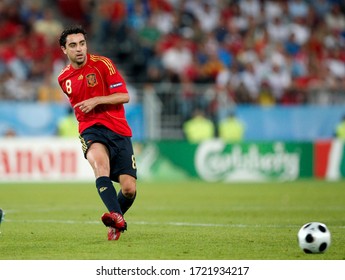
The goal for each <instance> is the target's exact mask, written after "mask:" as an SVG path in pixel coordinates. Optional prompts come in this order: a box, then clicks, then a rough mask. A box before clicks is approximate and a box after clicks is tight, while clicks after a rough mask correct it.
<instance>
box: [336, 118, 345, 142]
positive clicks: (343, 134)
mask: <svg viewBox="0 0 345 280" xmlns="http://www.w3.org/2000/svg"><path fill="white" fill-rule="evenodd" d="M335 136H336V137H337V138H338V139H341V140H344V141H345V115H344V116H343V117H342V119H341V121H340V123H339V124H338V125H337V126H336V128H335Z"/></svg>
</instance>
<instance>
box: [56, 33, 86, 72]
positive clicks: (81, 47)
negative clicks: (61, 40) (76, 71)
mask: <svg viewBox="0 0 345 280" xmlns="http://www.w3.org/2000/svg"><path fill="white" fill-rule="evenodd" d="M62 50H63V52H64V53H65V54H66V55H67V57H68V59H69V61H70V62H71V64H72V66H73V67H75V68H79V67H82V66H83V65H84V64H85V63H86V53H87V46H86V40H85V37H84V35H83V34H81V33H78V34H71V35H68V36H67V38H66V47H62Z"/></svg>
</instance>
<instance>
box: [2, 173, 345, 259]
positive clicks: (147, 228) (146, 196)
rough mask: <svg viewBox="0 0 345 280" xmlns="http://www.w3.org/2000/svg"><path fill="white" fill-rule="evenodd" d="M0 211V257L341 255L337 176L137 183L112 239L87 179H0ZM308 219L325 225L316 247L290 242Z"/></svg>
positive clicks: (342, 219) (344, 233)
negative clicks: (325, 236) (323, 240)
mask: <svg viewBox="0 0 345 280" xmlns="http://www.w3.org/2000/svg"><path fill="white" fill-rule="evenodd" d="M116 187H118V186H116ZM0 208H2V209H3V210H4V212H5V218H4V221H3V222H2V224H1V227H0V231H1V234H0V248H1V254H0V259H2V260H85V259H87V260H116V259H121V260H344V259H345V215H344V213H345V184H344V181H342V182H326V181H317V180H305V181H304V180H303V181H296V182H284V183H277V182H271V183H231V184H229V183H206V182H201V181H189V182H185V181H183V182H160V183H159V182H155V183H148V182H140V181H138V196H137V200H136V202H135V204H134V205H133V207H132V208H131V209H130V210H129V212H128V213H127V214H126V216H125V217H126V220H127V223H128V231H126V232H125V233H124V234H122V236H121V238H120V240H118V241H107V239H106V232H107V230H106V228H105V227H104V225H103V224H102V223H101V221H100V216H101V215H102V214H103V212H105V208H104V206H103V204H102V202H101V200H100V198H99V197H98V194H97V192H96V188H95V186H94V184H93V183H38V184H33V183H22V184H17V183H8V184H4V183H2V184H0ZM310 221H319V222H323V223H325V224H326V225H327V226H328V228H329V229H330V231H331V234H332V245H331V247H330V248H329V250H328V251H326V252H325V253H323V254H305V253H303V252H302V251H301V250H300V248H299V247H298V244H297V232H298V230H299V228H300V227H301V226H302V225H303V224H305V223H307V222H310Z"/></svg>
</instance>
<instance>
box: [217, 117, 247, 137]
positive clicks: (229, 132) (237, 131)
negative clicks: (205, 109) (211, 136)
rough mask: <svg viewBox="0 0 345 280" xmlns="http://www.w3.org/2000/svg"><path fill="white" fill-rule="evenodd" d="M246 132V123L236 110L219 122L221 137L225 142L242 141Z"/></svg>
mask: <svg viewBox="0 0 345 280" xmlns="http://www.w3.org/2000/svg"><path fill="white" fill-rule="evenodd" d="M244 132H245V127H244V124H243V122H242V121H241V120H240V119H238V118H237V116H236V114H235V113H234V112H231V113H230V114H229V115H228V116H227V117H226V118H225V119H223V120H221V121H220V123H219V138H220V139H222V140H223V141H224V142H228V143H233V142H240V141H242V140H243V138H244Z"/></svg>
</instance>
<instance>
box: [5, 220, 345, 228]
mask: <svg viewBox="0 0 345 280" xmlns="http://www.w3.org/2000/svg"><path fill="white" fill-rule="evenodd" d="M3 222H14V223H42V224H43V223H51V224H101V222H99V221H75V220H12V219H10V220H8V219H6V220H3ZM129 223H130V224H133V225H167V226H181V227H228V228H299V227H300V225H259V224H253V225H250V224H206V223H182V222H147V221H130V222H129ZM332 227H333V228H345V226H332Z"/></svg>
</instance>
